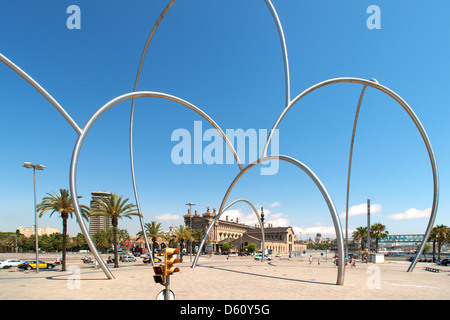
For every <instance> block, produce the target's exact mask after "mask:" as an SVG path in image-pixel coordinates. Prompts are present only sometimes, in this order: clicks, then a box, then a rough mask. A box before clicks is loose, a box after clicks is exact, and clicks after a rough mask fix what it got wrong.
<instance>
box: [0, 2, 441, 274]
mask: <svg viewBox="0 0 450 320" xmlns="http://www.w3.org/2000/svg"><path fill="white" fill-rule="evenodd" d="M174 2H175V0H171V2H170V3H169V5H168V6H167V7H166V9H165V10H164V11H163V13H162V14H161V16H160V18H159V19H158V21H157V23H156V24H155V27H154V29H153V30H152V33H151V35H150V37H149V40H148V42H147V45H146V48H145V49H144V53H143V55H142V58H141V64H140V66H139V71H138V77H137V79H136V82H135V91H136V90H137V84H138V82H139V76H140V71H141V67H142V63H143V60H144V58H145V54H146V51H147V48H148V44H149V42H150V40H151V38H152V36H153V34H154V32H155V31H156V28H157V26H158V25H159V23H160V22H161V20H162V18H163V17H164V15H165V13H166V12H167V11H168V10H169V9H170V7H171V6H172V5H173V3H174ZM265 3H266V5H267V6H268V8H269V10H270V12H271V14H272V17H273V18H274V21H275V24H276V27H277V29H278V33H279V36H280V42H281V47H282V50H283V59H284V68H285V80H286V106H285V109H284V110H283V112H282V114H281V115H280V116H279V118H278V119H277V121H276V123H275V125H274V127H273V128H272V130H271V132H270V134H269V137H268V139H267V141H266V145H265V147H264V151H263V155H262V156H263V159H266V160H268V159H272V157H274V156H267V150H268V145H269V143H270V141H271V139H272V137H273V134H274V131H275V129H276V128H277V127H278V125H279V123H280V121H281V120H282V118H283V117H284V116H285V114H286V112H287V111H288V110H289V109H290V108H291V107H292V106H293V105H294V104H295V103H296V102H297V101H298V100H300V99H301V98H302V97H303V96H304V95H306V94H308V93H309V92H312V91H314V90H316V89H318V88H320V87H322V86H325V85H329V84H333V83H340V82H348V83H359V84H363V85H365V86H370V87H373V88H375V89H378V90H380V91H382V92H384V93H386V94H388V95H390V96H391V97H392V98H393V99H394V100H396V101H397V102H398V103H399V104H400V105H402V107H403V108H404V109H405V110H406V111H407V113H408V114H409V116H410V117H411V118H412V120H413V121H414V123H415V124H416V127H417V128H418V130H419V132H420V134H421V136H422V139H423V140H424V142H425V145H426V147H427V151H428V154H429V157H430V162H431V167H432V171H433V192H434V193H433V204H432V210H431V215H430V220H429V224H428V226H427V229H426V232H425V236H424V240H423V242H422V244H421V246H420V248H419V250H418V252H417V255H416V257H415V259H414V261H413V262H412V263H411V265H410V267H409V269H408V272H411V271H413V269H414V266H415V265H416V263H417V261H418V258H419V256H420V254H421V253H422V252H423V249H424V247H425V244H426V241H427V240H428V238H429V235H430V233H431V229H432V226H433V223H434V220H435V218H436V214H437V206H438V198H439V180H438V171H437V165H436V160H435V157H434V152H433V149H432V147H431V143H430V141H429V139H428V136H427V134H426V132H425V130H424V128H423V126H422V124H421V123H420V121H419V119H418V118H417V116H416V115H415V114H414V112H413V111H412V109H411V108H410V107H409V105H408V104H407V103H406V102H405V101H404V100H403V99H402V98H401V97H400V96H398V95H397V94H396V93H394V92H393V91H391V90H390V89H388V88H386V87H384V86H382V85H379V84H375V83H373V82H370V81H369V80H364V79H358V78H336V79H331V80H327V81H323V82H320V83H318V84H316V85H314V86H312V87H310V88H309V89H307V90H305V91H304V92H303V93H301V94H300V95H298V96H297V97H296V98H295V99H293V100H291V99H290V79H289V63H288V57H287V49H286V42H285V39H284V34H283V30H282V27H281V23H280V20H279V18H278V15H277V14H276V11H275V8H274V7H273V5H272V3H271V1H270V0H265ZM0 60H1V61H2V62H3V63H4V64H6V65H7V66H8V67H10V68H11V69H12V70H13V71H15V72H16V73H17V74H19V75H20V76H21V77H22V78H24V79H25V80H26V81H27V82H29V83H30V84H31V85H32V86H33V87H34V88H35V89H36V90H37V91H38V92H40V93H41V95H43V96H44V97H45V98H46V99H47V100H48V101H49V102H50V103H51V104H52V105H53V106H54V107H55V108H56V109H57V110H58V111H59V112H60V113H61V114H62V115H63V117H64V118H65V119H66V120H67V121H68V122H69V124H70V125H71V126H72V128H73V129H74V130H75V131H76V132H77V134H78V136H79V137H78V140H77V143H78V141H80V138H81V137H82V136H84V135H85V134H86V133H87V132H85V131H84V129H83V130H81V129H80V127H79V126H78V125H77V124H76V123H75V121H74V120H73V119H72V118H71V117H70V115H69V114H68V113H67V112H66V111H65V110H64V109H63V108H62V106H61V105H60V104H59V103H58V102H57V101H56V100H55V99H54V98H53V97H52V96H51V95H50V94H49V93H48V92H47V91H46V90H44V89H43V88H42V86H40V85H39V84H38V83H37V82H36V81H35V80H34V79H33V78H31V77H30V76H29V75H28V74H26V73H25V72H24V71H23V70H21V69H20V68H19V67H17V66H16V65H15V64H14V63H12V62H11V61H10V60H9V59H7V58H6V57H5V56H3V55H2V54H0ZM364 91H365V88H364V89H363V92H362V94H361V97H360V102H359V104H358V110H359V107H360V103H361V100H362V96H363V95H364ZM135 93H136V92H135ZM129 95H131V96H133V97H137V96H138V95H139V94H136V95H133V94H129ZM121 97H123V96H121ZM119 98H120V97H118V98H116V99H114V101H116V100H117V99H119ZM126 99H128V98H126ZM126 99H124V100H126ZM177 99H179V98H177ZM180 100H181V99H180ZM117 103H118V102H117ZM133 105H134V104H133ZM99 111H100V110H99ZM99 111H98V112H99ZM91 119H92V118H91ZM132 119H133V116H132V117H131V123H132ZM94 122H95V121H94ZM356 122H357V116H356V117H355V124H354V129H355V128H356ZM88 124H89V122H88V123H87V124H86V125H88ZM85 128H86V126H85ZM130 133H131V135H130V142H131V144H132V125H131V126H130ZM222 136H223V135H222ZM353 138H354V133H353V135H352V139H353ZM83 139H84V138H83ZM76 146H77V145H76ZM229 146H230V145H229ZM352 146H353V142H352ZM351 148H352V147H351ZM130 150H131V152H130V153H131V161H132V162H133V158H132V147H131V148H130ZM75 151H77V152H75ZM75 153H79V150H77V147H75V150H74V155H73V156H72V160H73V159H74V156H75ZM77 157H78V154H77V155H76V158H77ZM351 157H352V155H351V154H350V159H349V171H348V172H349V174H348V184H349V179H350V178H349V177H350V171H351ZM291 159H292V158H291ZM266 160H264V161H266ZM293 160H295V159H293ZM295 161H297V160H295ZM237 162H238V164H240V161H238V160H237ZM131 166H132V176H133V184H134V188H135V182H134V164H133V163H132V164H131ZM240 168H241V173H242V167H241V166H240ZM70 176H71V191H72V184H73V187H74V188H73V190H75V191H76V185H75V174H73V172H72V166H71V175H70ZM72 178H73V180H72ZM73 195H74V194H73V192H72V196H73ZM135 195H136V197H137V189H136V188H135ZM347 198H348V196H347ZM74 199H75V200H74V202H77V200H76V197H74ZM137 202H138V201H137ZM76 206H77V203H74V207H76ZM347 207H348V205H347ZM76 214H77V219H78V222H79V224H80V227H81V228H82V232H83V234H84V236H85V239H86V241H87V242H88V243H92V239H91V238H90V236H89V234H88V233H87V231H86V228H85V226H84V222H83V221H82V219H81V218H80V214H79V208H78V212H77V211H76ZM338 222H339V221H338ZM141 225H143V223H142V220H141ZM143 231H144V230H143ZM337 236H338V237H341V235H338V234H337ZM341 238H342V237H341ZM341 240H342V239H341ZM147 247H149V246H148V241H147ZM93 252H96V253H97V255H96V259H97V260H98V261H99V263H100V265H102V264H103V265H104V262H103V261H102V260H101V259H100V257H99V255H98V252H97V251H96V249H95V247H94V250H93ZM339 254H342V250H340V252H339ZM341 260H343V259H340V261H341ZM104 267H105V268H102V269H103V271H104V272H105V274H107V276H108V278H114V277H113V276H112V274H111V273H110V272H109V270H108V268H107V267H106V265H105V266H104ZM342 281H343V275H342ZM338 282H339V281H338Z"/></svg>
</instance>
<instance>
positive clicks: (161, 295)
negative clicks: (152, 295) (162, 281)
mask: <svg viewBox="0 0 450 320" xmlns="http://www.w3.org/2000/svg"><path fill="white" fill-rule="evenodd" d="M156 300H166V289H163V290H161V291H160V292H159V293H158V295H157V296H156ZM169 300H175V294H174V293H173V291H172V290H169Z"/></svg>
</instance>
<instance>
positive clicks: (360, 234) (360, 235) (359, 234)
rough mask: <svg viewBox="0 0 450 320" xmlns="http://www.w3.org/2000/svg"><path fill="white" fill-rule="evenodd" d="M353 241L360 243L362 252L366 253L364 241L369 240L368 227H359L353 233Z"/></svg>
mask: <svg viewBox="0 0 450 320" xmlns="http://www.w3.org/2000/svg"><path fill="white" fill-rule="evenodd" d="M352 237H353V240H355V241H358V240H359V242H360V244H361V251H364V239H365V238H367V227H358V228H356V230H355V231H353V233H352Z"/></svg>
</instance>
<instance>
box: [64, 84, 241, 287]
mask: <svg viewBox="0 0 450 320" xmlns="http://www.w3.org/2000/svg"><path fill="white" fill-rule="evenodd" d="M141 97H152V98H162V99H166V100H170V101H173V102H177V103H179V104H181V105H183V106H185V107H188V108H189V109H191V110H193V111H195V112H196V113H197V114H199V115H200V116H202V117H203V118H204V119H206V120H207V121H208V122H209V123H210V124H211V125H212V126H213V127H214V128H215V129H216V130H217V131H218V132H219V134H220V135H221V136H222V138H223V139H224V140H225V143H226V144H227V145H228V147H229V148H230V150H232V152H233V153H234V154H236V151H235V150H234V148H233V145H232V144H231V142H230V141H229V139H228V137H227V136H226V135H225V133H224V132H223V131H222V129H221V128H220V127H219V126H218V125H217V124H216V123H215V122H214V120H213V119H212V118H211V117H209V116H208V115H207V114H206V113H205V112H203V111H202V110H201V109H200V108H198V107H196V106H195V105H193V104H191V103H189V102H187V101H185V100H183V99H180V98H178V97H175V96H172V95H169V94H165V93H161V92H153V91H141V92H139V91H138V92H130V93H127V94H124V95H121V96H119V97H116V98H114V99H112V100H111V101H109V102H107V103H106V104H105V105H103V106H102V107H101V108H100V109H98V110H97V112H96V113H94V115H92V117H91V118H90V119H89V120H88V121H87V122H86V124H85V125H84V127H83V129H82V130H81V134H80V135H79V136H78V139H77V142H76V143H75V147H74V150H73V155H72V162H71V165H70V191H71V194H72V199H73V205H74V211H75V214H76V216H77V219H78V222H79V224H80V228H81V230H82V232H83V234H84V235H85V238H86V242H87V243H88V246H89V248H90V249H91V251H92V253H93V254H94V257H95V258H96V260H97V261H98V262H99V264H100V266H101V268H102V270H103V271H104V273H105V274H106V275H107V277H108V278H110V279H112V278H113V275H112V274H111V272H110V271H109V269H108V267H107V266H106V264H105V262H104V261H103V260H102V259H101V257H100V255H99V253H98V251H97V248H96V247H95V245H94V244H93V242H92V239H91V238H90V236H89V234H88V233H87V230H86V227H85V225H84V222H83V219H82V216H81V212H80V206H79V202H78V193H77V187H76V170H77V166H78V157H79V154H80V151H81V147H82V145H83V142H84V139H85V138H86V135H87V134H88V132H89V130H90V129H91V127H92V125H93V124H94V123H95V122H96V121H97V120H98V118H100V117H101V115H102V114H104V113H105V112H106V111H107V110H108V109H110V108H111V107H113V106H115V105H116V104H118V103H120V102H122V101H126V100H128V99H132V98H141Z"/></svg>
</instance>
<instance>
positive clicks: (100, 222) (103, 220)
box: [89, 191, 112, 237]
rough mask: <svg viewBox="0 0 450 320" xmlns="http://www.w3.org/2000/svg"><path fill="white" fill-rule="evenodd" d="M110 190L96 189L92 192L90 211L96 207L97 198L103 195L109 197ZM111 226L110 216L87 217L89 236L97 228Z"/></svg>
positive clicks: (103, 228) (97, 229)
mask: <svg viewBox="0 0 450 320" xmlns="http://www.w3.org/2000/svg"><path fill="white" fill-rule="evenodd" d="M110 194H111V193H110V192H103V191H96V192H92V193H91V196H92V200H91V211H92V210H94V209H95V208H98V200H99V199H101V198H103V197H109V195H110ZM111 228H112V223H111V218H109V217H107V216H90V217H89V235H90V236H91V237H93V236H94V234H95V233H96V232H97V231H99V230H103V231H106V230H109V229H111Z"/></svg>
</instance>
